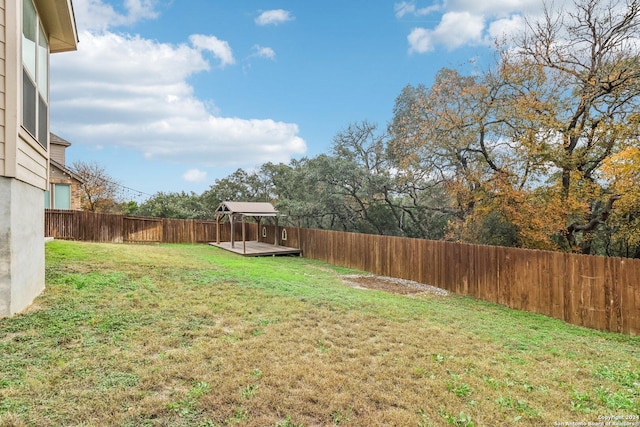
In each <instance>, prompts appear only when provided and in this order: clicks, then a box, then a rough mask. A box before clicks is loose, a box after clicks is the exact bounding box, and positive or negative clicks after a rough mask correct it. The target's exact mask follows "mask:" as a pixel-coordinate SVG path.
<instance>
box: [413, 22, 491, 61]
mask: <svg viewBox="0 0 640 427" xmlns="http://www.w3.org/2000/svg"><path fill="white" fill-rule="evenodd" d="M483 29H484V20H483V18H482V16H478V15H473V14H471V13H469V12H449V13H445V14H444V15H443V16H442V20H441V21H440V23H439V24H438V26H437V27H436V28H435V29H433V30H428V29H425V28H414V29H413V30H412V31H411V33H410V34H409V36H408V37H407V40H408V41H409V51H410V52H417V53H425V52H429V51H431V50H433V48H434V46H435V45H444V46H446V47H447V48H448V49H449V50H452V49H455V48H458V47H460V46H462V45H465V44H478V43H480V42H481V41H482V32H483Z"/></svg>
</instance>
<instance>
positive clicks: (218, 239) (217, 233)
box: [216, 214, 220, 245]
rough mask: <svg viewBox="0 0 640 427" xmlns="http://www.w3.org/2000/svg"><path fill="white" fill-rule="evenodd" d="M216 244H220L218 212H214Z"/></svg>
mask: <svg viewBox="0 0 640 427" xmlns="http://www.w3.org/2000/svg"><path fill="white" fill-rule="evenodd" d="M216 244H217V245H219V244H220V214H216Z"/></svg>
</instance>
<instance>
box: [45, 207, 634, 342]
mask: <svg viewBox="0 0 640 427" xmlns="http://www.w3.org/2000/svg"><path fill="white" fill-rule="evenodd" d="M235 226H236V227H237V228H236V230H235V233H236V234H235V235H236V236H240V235H241V234H242V228H241V226H242V224H241V223H237V224H235ZM217 231H218V230H217V227H216V223H215V221H196V220H170V219H160V218H141V217H130V216H122V215H107V214H94V213H91V212H80V211H56V210H48V211H47V212H46V213H45V233H46V235H47V236H52V237H55V238H58V239H72V240H88V241H94V242H141V243H145V242H149V243H152V242H153V243H158V242H162V243H205V242H215V241H216V238H217V235H216V233H217ZM246 231H247V236H246V239H247V240H256V239H258V240H260V241H263V242H269V243H272V242H274V239H275V232H276V228H275V227H274V226H271V225H261V226H260V229H259V230H258V228H257V226H256V224H253V223H248V224H247V228H246ZM219 232H220V241H229V240H230V239H231V229H230V226H229V223H223V224H220V227H219ZM278 233H279V234H278V241H279V243H280V244H281V245H283V246H289V247H294V248H300V249H302V255H303V256H304V257H306V258H311V259H317V260H321V261H325V262H328V263H330V264H334V265H339V266H344V267H350V268H357V269H360V270H364V271H368V272H371V273H374V274H380V275H385V276H391V277H398V278H402V279H409V280H414V281H416V282H420V283H425V284H429V285H433V286H437V287H439V288H443V289H446V290H448V291H450V292H453V293H456V294H460V295H470V296H473V297H476V298H479V299H483V300H485V301H490V302H495V303H498V304H502V305H505V306H507V307H511V308H515V309H519V310H526V311H530V312H534V313H540V314H544V315H547V316H550V317H555V318H557V319H561V320H564V321H566V322H568V323H572V324H575V325H581V326H586V327H589V328H593V329H599V330H606V331H613V332H622V333H627V334H633V335H640V260H638V259H628V258H608V257H598V256H587V255H577V254H567V253H562V252H549V251H534V250H527V249H516V248H505V247H496V246H480V245H469V244H461V243H453V242H444V241H433V240H423V239H409V238H401V237H391V236H378V235H369V234H358V233H344V232H338V231H327V230H310V229H298V228H295V227H278ZM285 238H286V239H285Z"/></svg>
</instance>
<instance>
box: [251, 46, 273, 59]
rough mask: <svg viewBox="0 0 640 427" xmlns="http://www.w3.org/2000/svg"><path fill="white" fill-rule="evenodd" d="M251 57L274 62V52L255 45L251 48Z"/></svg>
mask: <svg viewBox="0 0 640 427" xmlns="http://www.w3.org/2000/svg"><path fill="white" fill-rule="evenodd" d="M251 56H256V57H258V58H266V59H271V60H274V59H276V52H275V51H274V50H273V49H271V48H270V47H264V46H260V45H255V46H253V55H251Z"/></svg>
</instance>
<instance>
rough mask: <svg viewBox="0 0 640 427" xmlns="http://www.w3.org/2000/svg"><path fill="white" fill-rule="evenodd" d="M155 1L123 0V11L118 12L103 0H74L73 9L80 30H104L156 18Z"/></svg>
mask: <svg viewBox="0 0 640 427" xmlns="http://www.w3.org/2000/svg"><path fill="white" fill-rule="evenodd" d="M156 3H157V1H156V0H125V2H124V5H123V6H124V11H123V12H122V13H120V12H117V11H116V10H115V9H114V8H113V6H112V5H109V4H104V3H103V0H74V1H73V11H74V14H75V16H76V23H77V24H78V28H79V30H80V31H84V30H92V31H105V30H107V29H109V28H112V27H116V26H126V25H132V24H134V23H136V22H139V21H143V20H147V19H154V18H156V17H157V16H158V13H157V12H156V11H155V5H156Z"/></svg>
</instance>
